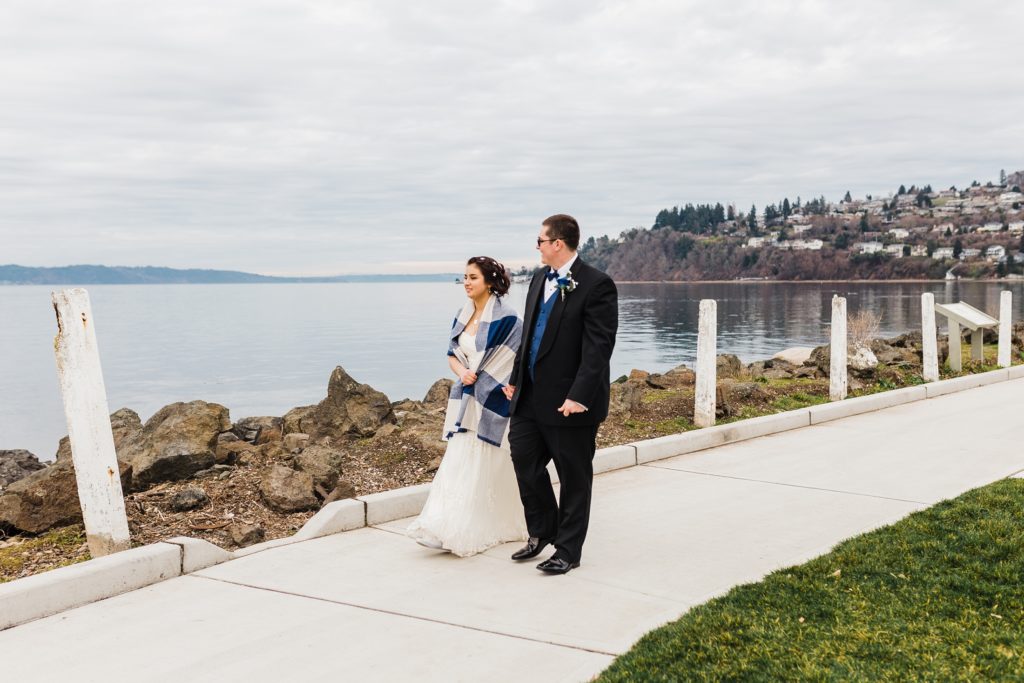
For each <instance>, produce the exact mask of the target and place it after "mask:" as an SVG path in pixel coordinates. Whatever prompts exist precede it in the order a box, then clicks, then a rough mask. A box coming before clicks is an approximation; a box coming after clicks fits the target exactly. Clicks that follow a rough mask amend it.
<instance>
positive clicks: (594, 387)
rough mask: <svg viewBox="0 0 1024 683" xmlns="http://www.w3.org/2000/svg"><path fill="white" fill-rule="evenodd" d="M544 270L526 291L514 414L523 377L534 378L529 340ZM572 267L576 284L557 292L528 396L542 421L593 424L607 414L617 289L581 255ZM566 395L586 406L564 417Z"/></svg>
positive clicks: (525, 379)
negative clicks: (559, 408)
mask: <svg viewBox="0 0 1024 683" xmlns="http://www.w3.org/2000/svg"><path fill="white" fill-rule="evenodd" d="M546 270H547V269H544V270H541V271H539V272H538V273H536V274H535V275H534V276H533V280H532V281H531V282H530V291H529V293H528V294H527V295H526V310H525V314H524V316H523V343H522V345H521V346H520V347H519V353H518V354H517V355H516V362H515V365H514V366H513V368H512V377H511V379H510V380H509V384H511V385H512V386H514V387H516V393H515V394H514V395H513V397H512V406H511V411H512V414H513V415H515V414H516V411H517V408H519V398H520V397H521V396H522V393H523V384H524V382H528V381H531V380H530V379H529V377H528V373H529V354H530V342H531V337H532V336H533V328H534V324H535V322H536V319H537V310H538V309H539V307H540V303H541V297H542V296H543V293H544V284H545V272H546ZM569 272H570V273H571V274H572V278H573V280H575V281H576V288H575V289H574V290H573V291H572V292H568V293H566V294H565V297H564V298H563V297H562V295H561V293H560V292H555V294H554V296H555V297H556V299H555V304H554V307H553V308H552V309H551V314H550V317H549V318H548V323H547V326H546V327H545V329H544V338H543V339H541V343H540V349H539V350H538V352H537V361H536V365H535V366H534V376H535V379H534V380H533V381H532V382H531V384H532V387H531V391H530V392H529V396H528V397H527V400H528V401H529V402H530V404H531V408H532V409H533V410H532V411H531V412H532V414H533V416H534V417H535V419H537V420H538V421H539V422H541V423H542V424H551V425H565V426H582V425H593V424H598V423H599V422H602V421H603V420H604V419H605V418H606V417H608V393H609V385H610V383H611V378H610V376H609V375H610V374H611V370H610V361H611V357H612V349H614V348H615V332H616V330H617V329H618V325H619V295H618V290H616V288H615V283H614V282H612V279H611V278H610V277H608V276H607V275H605V274H604V273H602V272H601V271H600V270H597V269H596V268H593V267H592V266H589V265H587V264H586V263H584V262H583V261H582V260H581V259H579V258H577V259H576V262H575V263H574V264H573V265H572V268H571V269H570V270H569ZM566 398H569V399H572V400H573V401H576V402H577V403H582V404H583V405H585V406H586V407H587V411H586V412H583V413H576V414H573V415H569V416H568V417H564V416H563V415H562V414H561V413H559V412H557V409H558V407H559V406H560V405H562V403H563V402H564V401H565V399H566Z"/></svg>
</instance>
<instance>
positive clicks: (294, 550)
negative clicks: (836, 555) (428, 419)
mask: <svg viewBox="0 0 1024 683" xmlns="http://www.w3.org/2000/svg"><path fill="white" fill-rule="evenodd" d="M1022 399H1024V379H1019V380H1011V381H1008V382H1001V383H998V384H993V385H990V386H986V387H982V388H978V389H972V390H969V391H963V392H960V393H956V394H950V395H947V396H942V397H938V398H934V399H929V400H926V401H916V402H914V403H909V404H906V405H902V406H898V407H895V408H890V409H887V410H884V411H880V412H875V413H868V414H865V415H860V416H856V417H851V418H846V419H843V420H837V421H834V422H829V423H825V424H822V425H817V426H812V427H807V428H803V429H799V430H795V431H790V432H785V433H781V434H776V435H772V436H767V437H762V438H759V439H754V440H750V441H745V442H741V443H737V444H732V445H728V446H722V447H719V448H715V449H711V450H706V451H701V452H698V453H692V454H689V455H684V456H679V457H677V458H672V459H669V460H662V461H658V462H654V463H651V464H648V465H641V466H639V467H632V468H628V469H625V470H618V471H614V472H610V473H607V474H603V475H600V476H598V477H597V478H596V480H595V486H594V508H593V518H592V523H591V530H590V536H589V538H588V541H587V545H586V548H585V556H584V558H583V566H582V567H581V568H579V569H577V570H575V571H573V572H572V573H570V574H569V575H567V576H547V575H544V574H541V573H540V572H538V571H537V570H535V569H534V563H533V562H528V563H524V564H517V563H513V562H511V561H510V560H509V559H508V555H509V554H510V553H511V552H512V551H513V550H514V549H515V548H516V547H517V546H518V544H510V545H506V546H502V547H499V548H494V549H492V550H490V551H488V552H487V553H485V554H483V555H479V556H476V557H472V558H467V559H459V558H456V557H452V556H450V555H447V554H441V553H437V552H433V551H428V550H426V549H424V548H421V547H420V546H418V545H416V544H415V543H413V542H412V541H410V540H408V539H406V538H405V537H404V536H403V535H402V533H401V530H402V529H403V528H404V526H405V524H406V523H407V522H401V521H400V522H391V523H388V524H385V525H382V526H380V527H370V528H364V529H359V530H356V531H351V532H347V533H343V534H336V535H334V536H328V537H324V538H320V539H315V540H311V541H305V542H301V543H295V544H292V545H288V546H284V547H280V548H276V549H270V550H266V551H263V552H260V553H256V554H253V555H251V556H248V557H244V558H241V559H238V560H234V561H231V562H227V563H225V564H221V565H217V566H214V567H211V568H209V569H206V570H203V571H200V572H197V573H194V574H189V575H186V576H182V577H180V578H176V579H172V580H169V581H165V582H163V583H159V584H155V585H153V586H150V587H148V588H144V589H142V590H138V591H135V592H132V593H127V594H124V595H121V596H118V597H114V598H110V599H108V600H103V601H100V602H97V603H93V604H91V605H87V606H85V607H80V608H78V609H74V610H70V611H67V612H64V613H61V614H58V615H55V616H52V617H48V618H45V619H40V620H38V621H35V622H32V623H28V624H25V625H22V626H18V627H15V628H12V629H8V630H6V631H3V632H0V679H2V680H4V681H19V683H28V682H29V681H60V680H74V681H77V682H83V681H103V682H105V683H108V682H111V681H129V680H130V681H190V682H198V681H249V682H253V681H298V680H359V681H367V680H380V681H401V680H414V681H481V680H487V681H581V680H587V679H589V678H590V677H592V676H594V675H596V674H597V673H598V672H600V671H601V670H602V669H604V668H605V667H606V666H607V665H608V664H610V663H611V661H612V660H613V659H614V657H615V655H617V654H620V653H622V652H625V651H626V650H628V649H629V647H630V645H631V644H632V643H633V642H634V641H635V640H636V639H637V638H639V637H640V636H641V635H643V634H644V633H645V632H647V631H649V630H650V629H652V628H655V627H657V626H659V625H661V624H663V623H665V622H666V621H670V620H672V619H674V618H676V617H678V616H679V615H680V614H682V613H683V612H685V611H686V610H687V609H689V608H690V607H691V606H693V605H697V604H699V603H702V602H704V601H706V600H708V599H709V598H711V597H713V596H715V595H719V594H722V593H724V592H725V591H727V590H728V589H729V588H731V587H732V586H735V585H737V584H740V583H745V582H750V581H756V580H758V579H759V578H760V577H762V576H763V575H765V574H766V573H768V572H770V571H773V570H775V569H778V568H780V567H784V566H788V565H792V564H797V563H800V562H803V561H805V560H807V559H809V558H811V557H814V556H816V555H819V554H822V553H825V552H827V551H828V550H829V548H831V547H832V546H833V545H834V544H836V543H837V542H839V541H841V540H843V539H845V538H848V537H850V536H853V535H856V534H859V533H861V532H864V531H867V530H869V529H872V528H875V527H878V526H880V525H884V524H887V523H890V522H893V521H895V520H897V519H900V518H901V517H904V516H905V515H907V514H908V513H910V512H913V511H915V510H920V509H922V508H925V507H928V506H929V505H931V504H933V503H935V502H937V501H939V500H942V499H945V498H950V497H953V496H956V495H958V494H960V493H962V492H964V491H966V490H968V489H971V488H974V487H977V486H980V485H983V484H986V483H989V482H992V481H995V480H997V479H1000V478H1002V477H1007V476H1011V475H1013V474H1016V473H1019V472H1021V471H1022V470H1024V447H1022V444H1021V440H1020V434H1021V424H1022V420H1021V417H1020V416H1021V409H1022Z"/></svg>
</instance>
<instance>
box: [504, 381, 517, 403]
mask: <svg viewBox="0 0 1024 683" xmlns="http://www.w3.org/2000/svg"><path fill="white" fill-rule="evenodd" d="M501 391H502V393H504V394H505V398H507V399H508V400H510V401H511V400H512V396H514V395H515V393H516V388H515V387H514V386H512V385H511V384H506V385H505V386H503V387H502V388H501Z"/></svg>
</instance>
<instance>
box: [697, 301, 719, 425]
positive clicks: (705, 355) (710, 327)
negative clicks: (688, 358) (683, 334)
mask: <svg viewBox="0 0 1024 683" xmlns="http://www.w3.org/2000/svg"><path fill="white" fill-rule="evenodd" d="M717 329H718V304H717V303H716V302H715V300H714V299H702V300H701V302H700V317H699V319H698V321H697V378H696V383H697V384H696V387H695V394H694V402H693V423H694V424H695V425H697V426H698V427H712V426H714V424H715V383H716V373H717V367H716V361H717V351H716V344H717V338H716V336H717Z"/></svg>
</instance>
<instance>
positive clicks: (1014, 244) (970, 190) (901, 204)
mask: <svg viewBox="0 0 1024 683" xmlns="http://www.w3.org/2000/svg"><path fill="white" fill-rule="evenodd" d="M1022 187H1024V171H1017V172H1015V173H1010V174H1007V173H1006V172H1004V171H1000V174H999V181H998V182H987V183H984V184H982V183H980V182H977V181H974V182H972V183H971V184H970V185H969V186H967V187H965V188H963V189H957V188H956V187H950V188H949V189H944V190H935V189H933V188H932V187H931V186H930V185H925V186H922V187H918V186H913V185H912V186H910V187H909V188H908V187H906V186H903V185H901V186H900V187H899V188H898V189H897V190H895V191H893V192H892V193H891V194H889V195H888V196H886V197H874V196H871V195H868V196H866V197H860V198H856V197H853V196H851V194H850V193H849V192H847V193H846V195H845V196H844V197H843V198H842V199H841V200H840V201H837V202H831V201H828V200H826V199H825V198H824V197H819V198H816V199H812V200H810V201H806V202H805V201H803V200H801V199H800V198H797V199H796V200H795V201H794V202H790V200H789V199H788V198H786V199H784V200H783V201H782V202H780V203H778V204H771V205H769V206H766V207H763V208H762V209H761V210H758V208H757V207H756V206H752V207H751V208H750V210H749V211H747V212H745V213H744V212H739V211H737V210H736V208H735V207H734V206H723V205H721V204H715V205H713V206H712V205H704V204H698V205H692V204H687V205H685V206H682V207H679V206H677V207H673V208H672V209H663V210H662V211H660V212H659V213H658V215H657V216H656V218H655V222H654V224H653V225H652V226H651V227H650V228H634V229H632V230H628V231H626V232H623V233H622V234H621V235H620V236H619V237H617V238H610V237H599V238H590V239H589V240H587V242H586V243H585V244H584V245H583V247H582V248H581V254H582V255H583V257H584V258H585V259H587V260H588V261H591V262H593V263H595V264H597V265H598V266H599V267H600V268H602V269H604V270H605V271H607V272H608V273H609V274H610V275H612V276H613V277H615V278H616V279H619V280H622V281H665V280H667V281H678V280H735V279H766V280H845V279H865V280H886V279H943V278H1001V277H1006V278H1020V277H1024V193H1022V192H1021V188H1022Z"/></svg>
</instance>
